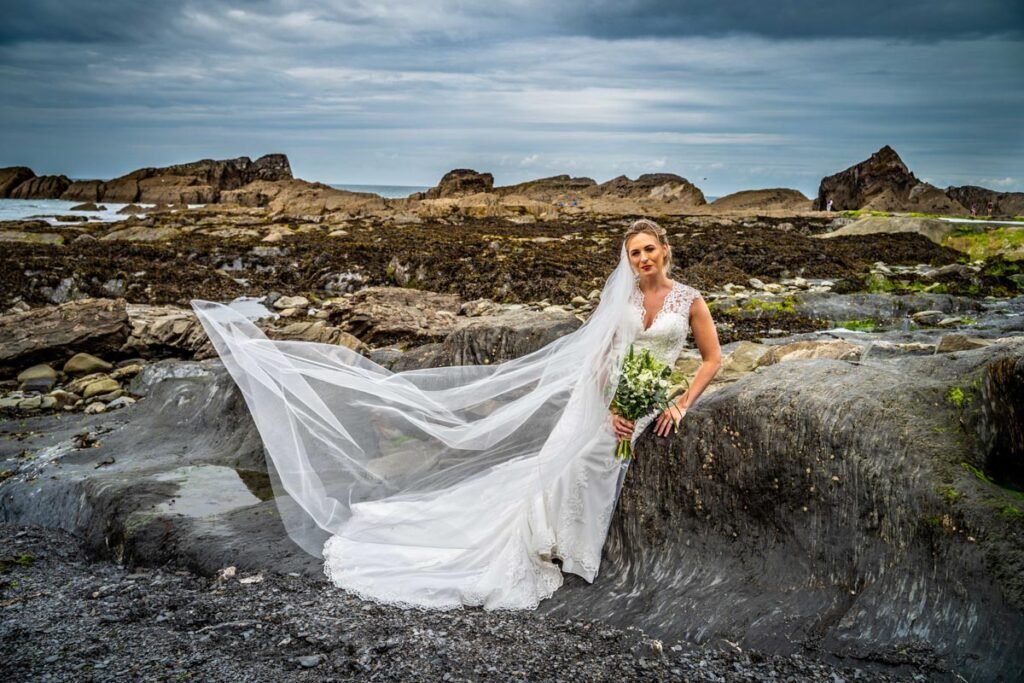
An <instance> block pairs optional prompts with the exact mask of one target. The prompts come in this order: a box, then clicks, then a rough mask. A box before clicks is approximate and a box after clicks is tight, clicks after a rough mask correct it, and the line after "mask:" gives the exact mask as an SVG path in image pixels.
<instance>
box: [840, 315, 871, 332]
mask: <svg viewBox="0 0 1024 683" xmlns="http://www.w3.org/2000/svg"><path fill="white" fill-rule="evenodd" d="M836 327H845V328H846V329H848V330H856V331H860V332H874V331H875V330H878V329H880V328H881V327H882V324H881V323H879V322H878V321H877V320H871V319H870V318H864V319H861V320H839V321H837V322H836Z"/></svg>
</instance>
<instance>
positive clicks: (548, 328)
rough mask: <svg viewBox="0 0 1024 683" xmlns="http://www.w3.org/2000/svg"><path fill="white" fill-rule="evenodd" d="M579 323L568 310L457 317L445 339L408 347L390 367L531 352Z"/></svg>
mask: <svg viewBox="0 0 1024 683" xmlns="http://www.w3.org/2000/svg"><path fill="white" fill-rule="evenodd" d="M478 303H482V302H478ZM579 326H580V320H579V319H578V318H577V317H576V316H575V315H573V314H572V313H569V312H568V311H553V310H549V311H530V310H525V309H512V310H503V311H500V310H499V311H495V312H493V314H489V315H482V316H479V317H472V318H469V319H468V320H466V319H464V318H460V319H459V324H458V326H457V327H456V328H455V329H454V330H453V331H452V332H451V333H450V334H448V336H447V337H445V339H444V341H442V342H438V343H434V344H426V345H423V346H420V347H417V348H415V349H412V350H410V351H409V352H407V353H405V354H403V355H402V356H401V357H400V358H398V359H397V361H396V362H395V363H394V364H393V365H392V370H393V371H395V372H399V371H402V370H412V369H421V368H436V367H443V366H451V365H490V364H493V363H501V362H503V361H506V360H509V359H512V358H518V357H520V356H525V355H526V354H528V353H532V352H533V351H536V350H537V349H540V348H542V347H544V346H546V345H547V344H550V343H551V342H553V341H554V340H556V339H558V338H559V337H562V336H564V335H566V334H569V333H570V332H572V331H573V330H575V329H576V328H578V327H579Z"/></svg>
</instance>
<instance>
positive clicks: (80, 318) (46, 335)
mask: <svg viewBox="0 0 1024 683" xmlns="http://www.w3.org/2000/svg"><path fill="white" fill-rule="evenodd" d="M127 338H128V313H127V310H126V308H125V302H124V300H123V299H116V300H115V299H83V300H80V301H72V302H69V303H66V304H61V305H60V306H55V307H47V308H37V309H31V310H28V311H24V312H21V313H12V314H9V315H3V316H0V339H2V340H3V344H0V377H2V376H4V375H7V374H13V372H15V371H16V370H14V369H15V368H19V369H20V368H21V367H24V366H27V365H31V364H33V363H42V362H47V361H51V360H57V359H59V360H61V361H64V360H66V359H67V358H70V357H71V356H72V355H74V354H75V353H79V352H89V353H95V354H100V355H102V354H104V353H107V352H110V351H116V350H118V349H119V348H120V347H121V345H122V344H123V343H124V342H125V340H126V339H127Z"/></svg>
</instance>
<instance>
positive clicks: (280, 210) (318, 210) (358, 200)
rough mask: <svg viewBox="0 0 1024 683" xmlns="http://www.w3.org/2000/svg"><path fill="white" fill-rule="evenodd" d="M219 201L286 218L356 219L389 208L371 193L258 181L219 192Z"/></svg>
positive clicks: (307, 183) (286, 182)
mask: <svg viewBox="0 0 1024 683" xmlns="http://www.w3.org/2000/svg"><path fill="white" fill-rule="evenodd" d="M220 201H221V202H222V203H232V204H239V205H241V206H250V207H256V206H265V207H267V208H269V209H270V211H271V212H272V213H276V214H283V215H286V216H320V215H323V214H325V213H334V212H347V213H350V214H353V215H358V214H362V213H368V212H372V211H379V210H382V209H385V208H387V206H388V202H387V200H385V199H382V198H381V197H380V196H379V195H376V194H373V193H371V192H349V191H348V190H338V189H335V188H333V187H331V186H329V185H324V184H323V183H310V182H306V181H305V180H281V181H268V180H257V181H253V182H252V183H249V184H248V185H246V186H245V187H242V188H239V189H237V190H230V191H227V192H222V193H221V194H220Z"/></svg>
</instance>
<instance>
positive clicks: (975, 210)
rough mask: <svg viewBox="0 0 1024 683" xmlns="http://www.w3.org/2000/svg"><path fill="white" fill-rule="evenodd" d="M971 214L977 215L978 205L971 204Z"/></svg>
mask: <svg viewBox="0 0 1024 683" xmlns="http://www.w3.org/2000/svg"><path fill="white" fill-rule="evenodd" d="M971 215H972V216H977V215H978V206H977V204H971Z"/></svg>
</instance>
